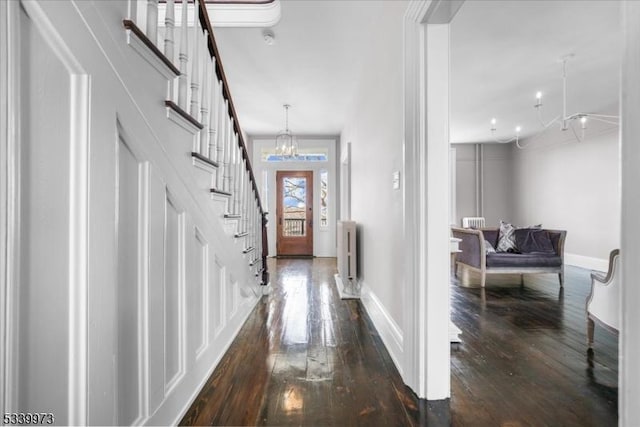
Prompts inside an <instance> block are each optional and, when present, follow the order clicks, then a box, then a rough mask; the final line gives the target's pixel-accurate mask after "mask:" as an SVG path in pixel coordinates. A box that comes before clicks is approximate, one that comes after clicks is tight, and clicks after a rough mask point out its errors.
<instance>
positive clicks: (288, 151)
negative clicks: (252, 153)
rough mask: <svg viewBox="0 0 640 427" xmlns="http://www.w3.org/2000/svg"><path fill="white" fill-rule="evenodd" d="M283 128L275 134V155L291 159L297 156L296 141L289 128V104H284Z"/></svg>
mask: <svg viewBox="0 0 640 427" xmlns="http://www.w3.org/2000/svg"><path fill="white" fill-rule="evenodd" d="M283 107H284V114H285V128H284V130H283V131H280V133H278V135H277V136H276V156H281V157H282V158H286V159H291V158H295V157H298V141H297V140H296V137H295V136H293V134H292V133H291V131H290V130H289V108H290V107H291V105H289V104H284V105H283Z"/></svg>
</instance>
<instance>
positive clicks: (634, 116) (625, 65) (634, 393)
mask: <svg viewBox="0 0 640 427" xmlns="http://www.w3.org/2000/svg"><path fill="white" fill-rule="evenodd" d="M622 20H623V28H624V54H623V57H622V62H621V64H622V85H621V108H620V109H621V115H622V127H621V132H622V135H621V181H622V215H621V230H622V233H621V249H620V256H621V261H622V268H621V272H622V290H621V303H622V310H621V312H622V331H621V333H620V371H619V380H618V382H619V387H618V390H619V393H620V397H619V409H618V413H619V414H620V425H621V426H634V425H637V424H638V420H640V405H638V402H640V364H638V359H639V358H640V326H639V325H640V311H639V310H638V301H640V286H638V279H639V278H640V263H639V262H638V260H640V240H639V239H638V237H639V236H640V223H639V222H638V218H640V185H638V183H639V182H640V168H639V167H638V165H640V144H638V141H639V140H640V121H638V116H639V115H640V80H638V76H639V75H640V3H638V2H635V1H625V2H623V7H622Z"/></svg>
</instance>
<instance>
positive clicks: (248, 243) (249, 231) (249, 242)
mask: <svg viewBox="0 0 640 427" xmlns="http://www.w3.org/2000/svg"><path fill="white" fill-rule="evenodd" d="M249 199H250V200H251V201H253V190H251V192H250V197H249ZM248 224H249V227H248V229H247V240H246V241H245V246H246V247H248V248H249V247H251V246H253V236H252V233H253V202H251V209H249V221H248ZM252 259H253V258H252Z"/></svg>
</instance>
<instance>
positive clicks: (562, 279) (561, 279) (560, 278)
mask: <svg viewBox="0 0 640 427" xmlns="http://www.w3.org/2000/svg"><path fill="white" fill-rule="evenodd" d="M558 279H559V280H560V287H561V288H563V287H564V272H563V273H558Z"/></svg>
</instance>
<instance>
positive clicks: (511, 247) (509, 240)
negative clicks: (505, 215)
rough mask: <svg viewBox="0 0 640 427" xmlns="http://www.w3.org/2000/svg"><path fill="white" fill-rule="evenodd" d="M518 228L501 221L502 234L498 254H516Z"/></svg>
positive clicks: (499, 237)
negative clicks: (516, 232)
mask: <svg viewBox="0 0 640 427" xmlns="http://www.w3.org/2000/svg"><path fill="white" fill-rule="evenodd" d="M515 231H516V228H515V227H514V226H513V225H511V224H509V223H508V222H504V221H500V233H499V234H498V245H497V246H496V252H514V251H515V250H516V248H517V246H516V236H515Z"/></svg>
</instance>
